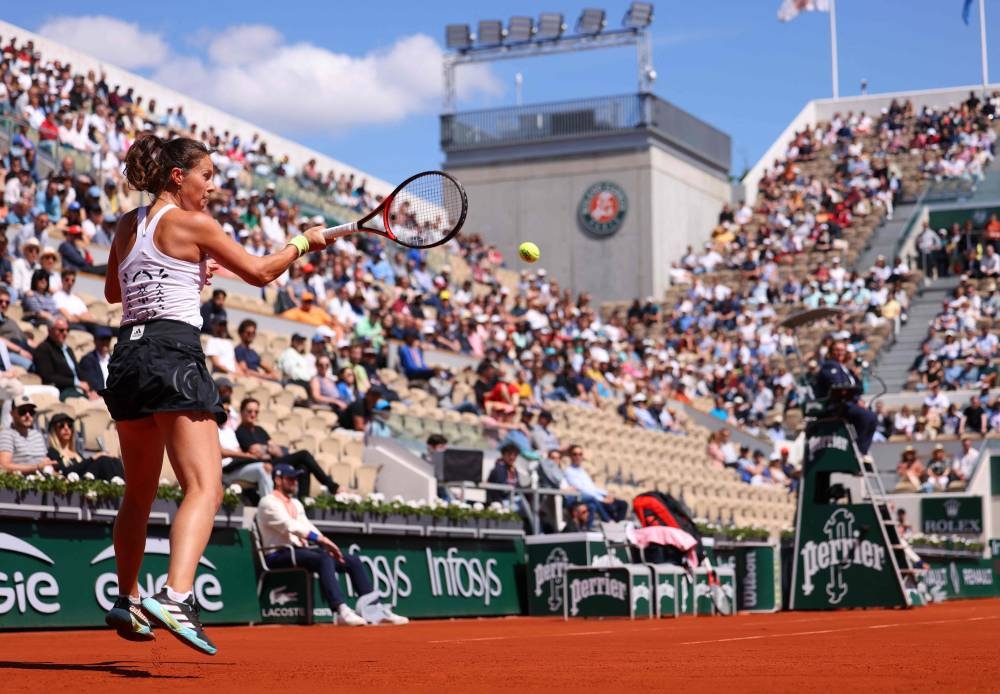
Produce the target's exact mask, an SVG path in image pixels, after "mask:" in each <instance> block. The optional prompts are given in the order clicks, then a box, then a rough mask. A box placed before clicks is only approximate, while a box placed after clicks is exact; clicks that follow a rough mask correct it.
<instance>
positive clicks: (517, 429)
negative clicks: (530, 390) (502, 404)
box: [497, 409, 542, 461]
mask: <svg viewBox="0 0 1000 694" xmlns="http://www.w3.org/2000/svg"><path fill="white" fill-rule="evenodd" d="M534 417H535V415H534V413H533V412H532V411H531V410H528V409H524V410H522V411H521V419H520V421H519V422H513V421H510V420H513V418H514V413H513V412H497V426H498V428H499V429H500V431H501V433H502V435H501V437H500V443H499V446H500V447H503V446H505V445H507V444H508V443H512V444H514V445H515V446H517V450H518V453H520V455H521V457H523V458H524V459H525V460H531V461H537V460H540V459H541V458H542V455H541V454H540V453H539V452H538V451H536V450H535V449H534V448H532V446H531V422H532V420H533V419H534Z"/></svg>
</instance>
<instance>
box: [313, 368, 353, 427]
mask: <svg viewBox="0 0 1000 694" xmlns="http://www.w3.org/2000/svg"><path fill="white" fill-rule="evenodd" d="M331 366H332V364H331V362H330V357H328V356H326V355H323V356H321V357H319V358H317V359H316V375H315V376H313V377H312V379H311V380H310V381H309V402H310V404H312V405H319V406H320V407H325V408H328V409H331V410H333V411H334V412H336V413H338V414H339V413H341V412H343V411H344V410H345V409H347V406H348V405H349V404H350V403H351V402H352V401H353V398H352V399H351V400H350V401H345V400H343V399H342V398H341V397H340V390H339V389H338V387H337V386H338V383H337V379H336V378H334V377H333V374H332V373H330V369H331ZM347 371H350V369H347ZM351 373H352V375H353V372H351Z"/></svg>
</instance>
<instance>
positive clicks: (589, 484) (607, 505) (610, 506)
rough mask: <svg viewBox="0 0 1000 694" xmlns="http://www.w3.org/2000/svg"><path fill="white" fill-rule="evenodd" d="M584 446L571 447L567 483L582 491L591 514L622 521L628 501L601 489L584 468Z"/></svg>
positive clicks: (581, 496) (566, 473) (608, 519)
mask: <svg viewBox="0 0 1000 694" xmlns="http://www.w3.org/2000/svg"><path fill="white" fill-rule="evenodd" d="M582 464H583V448H582V447H581V446H578V445H575V444H574V445H571V446H570V447H569V466H568V467H567V468H566V469H565V471H564V472H565V475H566V483H567V484H568V485H569V486H571V487H572V488H573V489H575V490H576V491H578V492H579V493H580V499H581V500H582V501H583V502H584V503H586V504H587V505H588V506H589V507H590V511H591V516H592V517H599V518H600V519H601V520H602V521H604V522H607V521H611V520H615V521H622V520H625V516H626V515H627V514H628V502H626V501H623V500H622V499H616V498H615V497H614V496H612V495H611V494H609V493H608V492H607V490H604V489H601V488H600V487H598V486H597V485H596V484H594V481H593V480H592V479H591V477H590V475H589V474H587V471H586V470H584V469H583V467H582Z"/></svg>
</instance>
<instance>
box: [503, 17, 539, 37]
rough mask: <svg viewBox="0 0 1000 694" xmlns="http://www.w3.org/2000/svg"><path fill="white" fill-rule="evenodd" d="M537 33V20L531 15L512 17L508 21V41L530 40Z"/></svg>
mask: <svg viewBox="0 0 1000 694" xmlns="http://www.w3.org/2000/svg"><path fill="white" fill-rule="evenodd" d="M534 35H535V20H534V19H532V18H531V17H511V18H510V21H509V22H507V42H508V43H514V42H518V41H530V40H531V37H532V36H534Z"/></svg>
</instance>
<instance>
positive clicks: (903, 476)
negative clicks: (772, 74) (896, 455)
mask: <svg viewBox="0 0 1000 694" xmlns="http://www.w3.org/2000/svg"><path fill="white" fill-rule="evenodd" d="M896 474H897V475H898V476H899V483H907V484H909V485H910V486H912V487H913V489H914V490H919V489H920V488H921V487H922V486H923V484H924V481H925V480H926V478H927V474H926V472H925V469H924V464H923V463H922V462H920V458H918V457H917V450H916V449H915V448H914V447H913V446H907V447H906V449H905V450H904V451H903V457H902V458H901V459H900V461H899V464H898V465H896Z"/></svg>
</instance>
